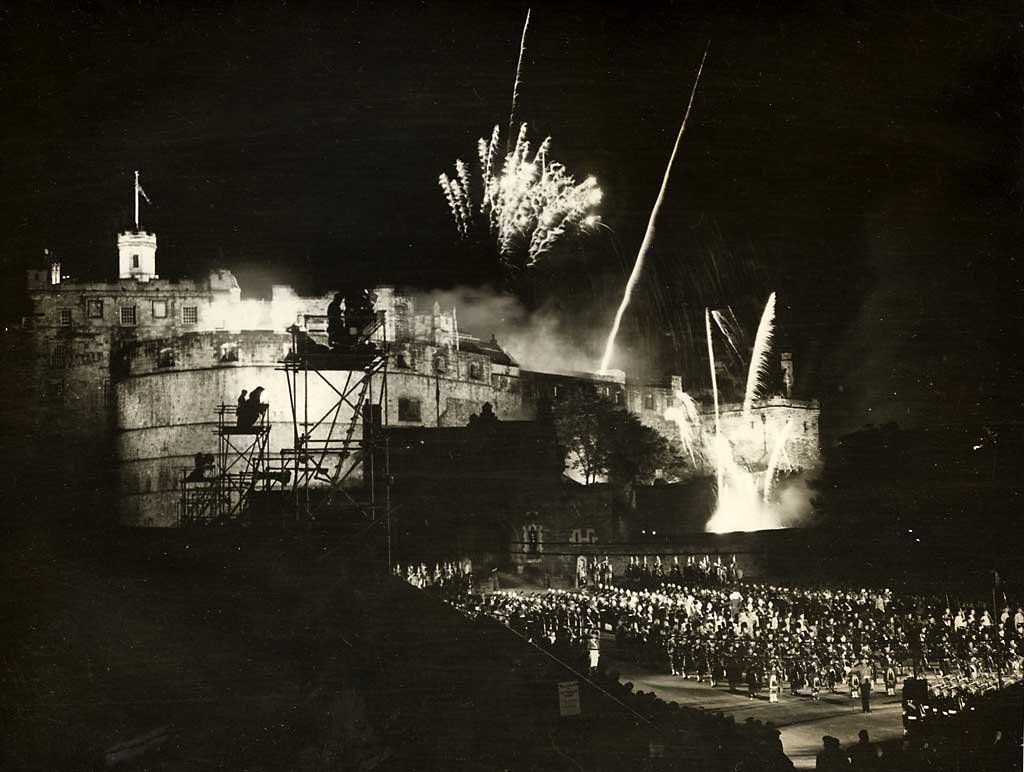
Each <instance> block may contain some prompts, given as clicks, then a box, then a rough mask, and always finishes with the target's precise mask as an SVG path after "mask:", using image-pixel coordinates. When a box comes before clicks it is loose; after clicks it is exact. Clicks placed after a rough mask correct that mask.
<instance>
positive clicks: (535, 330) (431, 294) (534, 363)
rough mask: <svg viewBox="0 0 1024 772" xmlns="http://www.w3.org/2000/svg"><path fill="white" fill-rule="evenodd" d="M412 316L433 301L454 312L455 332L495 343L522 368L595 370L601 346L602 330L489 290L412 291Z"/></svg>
mask: <svg viewBox="0 0 1024 772" xmlns="http://www.w3.org/2000/svg"><path fill="white" fill-rule="evenodd" d="M412 295H413V300H414V302H415V305H416V313H419V314H423V313H430V309H431V308H432V307H433V305H434V303H435V302H436V303H438V304H439V305H440V306H441V309H442V310H448V311H450V310H451V309H452V308H455V309H456V312H457V314H458V323H459V332H460V333H466V334H469V335H474V336H476V337H478V338H481V339H483V340H489V339H490V337H491V336H492V335H493V336H494V337H495V338H497V340H498V344H499V345H500V346H501V347H502V348H503V349H504V350H505V351H507V352H508V353H509V354H511V355H512V357H513V358H514V359H515V360H516V361H517V362H518V363H519V365H520V366H521V367H523V368H524V369H526V370H538V371H541V372H563V373H564V372H588V373H589V372H595V371H596V370H597V369H598V365H599V363H600V357H601V354H600V352H601V346H602V345H603V333H604V331H603V330H600V329H598V328H597V327H595V326H594V324H593V317H590V318H589V320H588V319H585V318H577V315H576V314H572V313H570V312H567V311H565V310H563V309H560V308H558V307H557V306H556V305H555V304H554V303H553V302H548V303H545V304H543V305H542V306H541V307H540V308H538V309H535V310H531V309H529V308H527V307H526V306H525V305H524V304H523V303H522V302H521V301H520V300H519V299H518V298H517V297H515V296H514V295H511V294H509V293H507V292H500V291H497V290H494V289H492V288H490V287H486V286H485V287H455V288H453V289H447V290H431V291H427V292H413V293H412Z"/></svg>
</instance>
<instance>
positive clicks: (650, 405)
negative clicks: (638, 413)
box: [644, 391, 654, 410]
mask: <svg viewBox="0 0 1024 772" xmlns="http://www.w3.org/2000/svg"><path fill="white" fill-rule="evenodd" d="M644 410H654V392H653V391H645V392H644Z"/></svg>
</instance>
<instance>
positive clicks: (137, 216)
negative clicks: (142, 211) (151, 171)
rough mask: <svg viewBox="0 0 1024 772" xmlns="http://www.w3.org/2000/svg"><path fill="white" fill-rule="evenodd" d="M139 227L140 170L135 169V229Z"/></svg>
mask: <svg viewBox="0 0 1024 772" xmlns="http://www.w3.org/2000/svg"><path fill="white" fill-rule="evenodd" d="M138 229H139V171H138V169H136V170H135V230H136V231H137V230H138Z"/></svg>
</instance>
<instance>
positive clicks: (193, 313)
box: [181, 306, 199, 324]
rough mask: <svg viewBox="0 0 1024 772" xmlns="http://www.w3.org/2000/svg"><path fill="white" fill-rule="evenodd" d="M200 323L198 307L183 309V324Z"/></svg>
mask: <svg viewBox="0 0 1024 772" xmlns="http://www.w3.org/2000/svg"><path fill="white" fill-rule="evenodd" d="M198 321H199V308H198V307H197V306H185V307H184V308H182V309H181V323H182V324H196V323H197V322H198Z"/></svg>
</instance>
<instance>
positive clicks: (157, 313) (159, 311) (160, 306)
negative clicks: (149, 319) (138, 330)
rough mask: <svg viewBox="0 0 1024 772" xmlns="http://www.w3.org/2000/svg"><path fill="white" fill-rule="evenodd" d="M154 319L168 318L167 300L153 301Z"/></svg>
mask: <svg viewBox="0 0 1024 772" xmlns="http://www.w3.org/2000/svg"><path fill="white" fill-rule="evenodd" d="M153 318H154V319H166V318H167V301H166V300H154V301H153Z"/></svg>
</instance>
